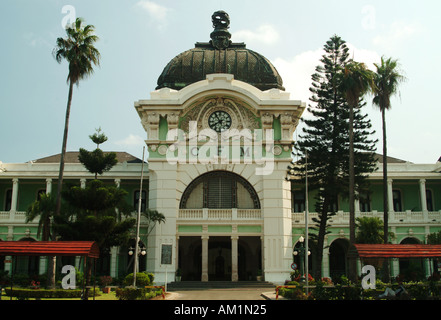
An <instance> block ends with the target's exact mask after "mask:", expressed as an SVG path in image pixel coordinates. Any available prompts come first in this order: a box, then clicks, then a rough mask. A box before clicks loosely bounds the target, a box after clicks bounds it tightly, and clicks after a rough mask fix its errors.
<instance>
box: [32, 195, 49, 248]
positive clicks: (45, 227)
mask: <svg viewBox="0 0 441 320" xmlns="http://www.w3.org/2000/svg"><path fill="white" fill-rule="evenodd" d="M54 212H55V199H54V197H53V196H52V195H51V194H50V193H47V194H46V193H43V194H41V196H40V199H39V200H37V201H35V202H34V203H32V204H31V205H30V206H29V208H28V209H27V211H26V223H28V222H31V221H34V220H35V219H36V218H37V217H40V219H39V221H38V229H37V237H40V235H41V240H42V241H49V240H50V239H51V238H52V235H51V218H52V217H53V215H54Z"/></svg>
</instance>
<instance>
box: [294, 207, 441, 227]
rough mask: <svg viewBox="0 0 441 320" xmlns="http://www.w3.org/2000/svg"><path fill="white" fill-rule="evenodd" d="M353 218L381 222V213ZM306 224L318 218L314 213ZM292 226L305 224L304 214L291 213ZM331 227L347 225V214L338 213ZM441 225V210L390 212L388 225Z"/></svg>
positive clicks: (361, 214)
mask: <svg viewBox="0 0 441 320" xmlns="http://www.w3.org/2000/svg"><path fill="white" fill-rule="evenodd" d="M355 217H356V218H358V217H376V218H380V219H381V220H383V212H381V211H376V210H374V211H370V212H356V213H355ZM308 218H309V219H308V220H309V221H308V222H309V223H313V221H312V219H313V218H318V214H317V213H316V212H311V213H309V214H308ZM292 221H293V224H294V225H296V224H305V212H293V213H292ZM329 222H330V223H331V224H333V225H338V224H348V223H349V212H343V211H338V212H337V213H336V214H335V215H334V216H332V217H331V218H330V221H329ZM436 222H437V223H441V210H440V211H410V210H406V211H402V212H390V213H389V223H390V224H400V223H401V224H403V223H436Z"/></svg>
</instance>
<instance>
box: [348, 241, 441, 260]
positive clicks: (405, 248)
mask: <svg viewBox="0 0 441 320" xmlns="http://www.w3.org/2000/svg"><path fill="white" fill-rule="evenodd" d="M355 248H356V250H357V253H358V256H359V257H360V258H434V257H441V245H431V244H355Z"/></svg>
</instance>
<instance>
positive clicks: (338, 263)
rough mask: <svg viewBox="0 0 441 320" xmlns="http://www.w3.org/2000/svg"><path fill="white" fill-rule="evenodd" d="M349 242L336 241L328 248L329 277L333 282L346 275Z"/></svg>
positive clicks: (343, 240)
mask: <svg viewBox="0 0 441 320" xmlns="http://www.w3.org/2000/svg"><path fill="white" fill-rule="evenodd" d="M348 248H349V241H348V240H346V239H337V240H335V241H333V242H332V243H331V246H330V247H329V275H330V276H331V278H332V279H333V280H336V279H339V278H340V277H341V276H343V275H346V270H347V253H348Z"/></svg>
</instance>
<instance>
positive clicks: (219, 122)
mask: <svg viewBox="0 0 441 320" xmlns="http://www.w3.org/2000/svg"><path fill="white" fill-rule="evenodd" d="M208 125H209V126H210V128H211V129H213V130H214V131H216V132H222V131H225V130H228V129H229V128H230V127H231V116H230V115H229V114H228V113H227V112H225V111H215V112H213V113H212V114H211V115H210V117H209V118H208Z"/></svg>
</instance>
